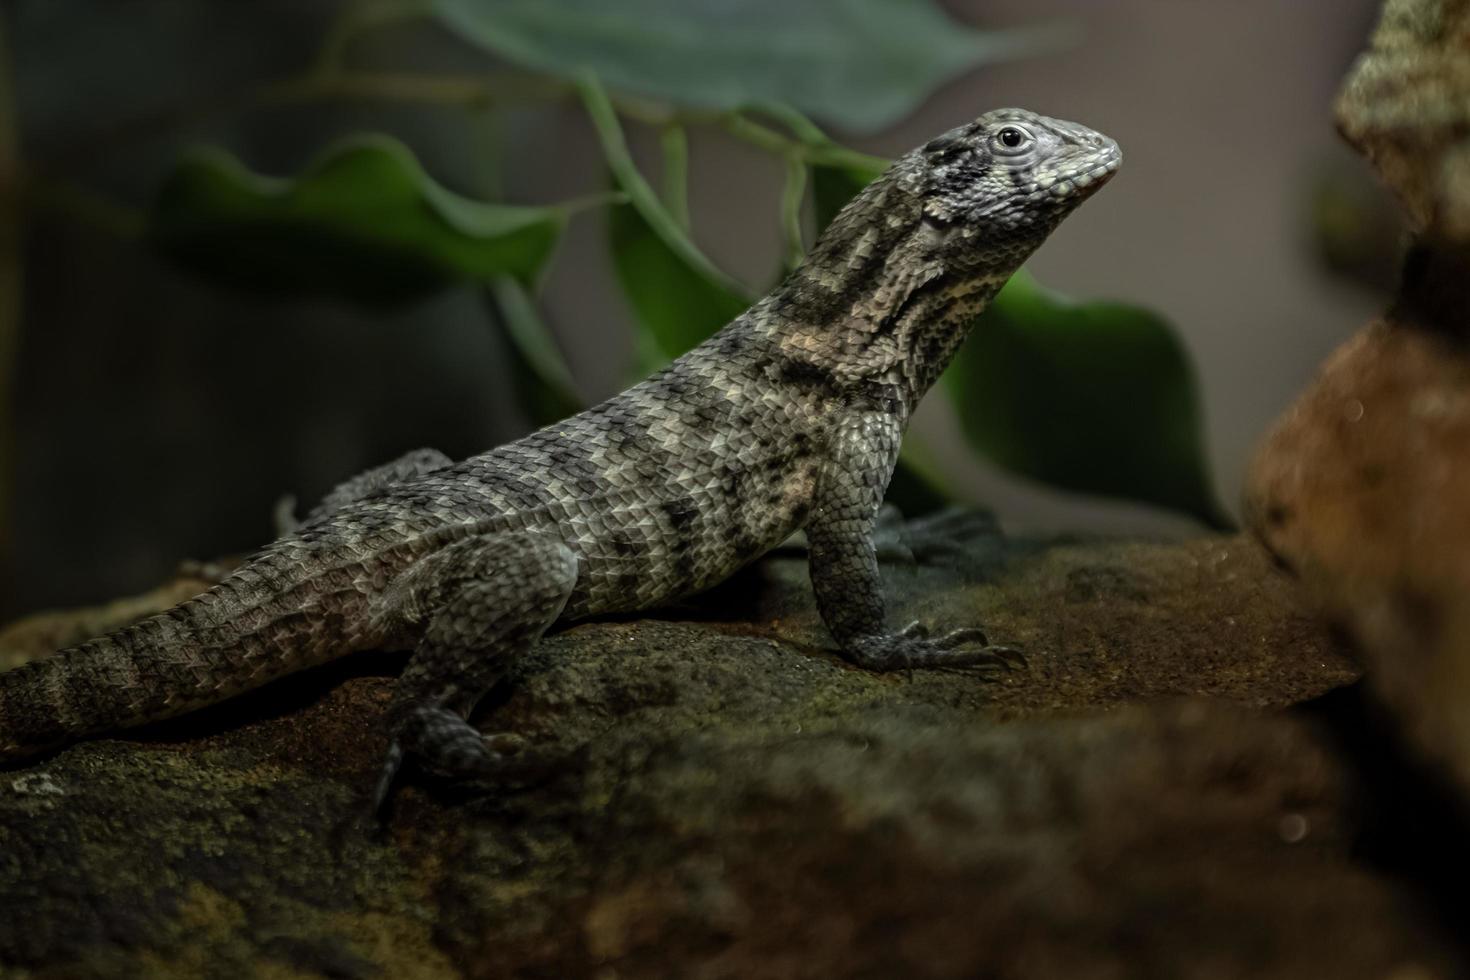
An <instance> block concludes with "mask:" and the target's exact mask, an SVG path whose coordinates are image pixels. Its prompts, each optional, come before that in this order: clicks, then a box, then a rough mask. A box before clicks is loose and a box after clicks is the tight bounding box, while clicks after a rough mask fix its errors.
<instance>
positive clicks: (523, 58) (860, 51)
mask: <svg viewBox="0 0 1470 980" xmlns="http://www.w3.org/2000/svg"><path fill="white" fill-rule="evenodd" d="M431 9H432V10H433V11H434V13H435V14H436V15H437V17H438V18H439V20H440V22H441V23H443V24H444V25H446V26H447V27H448V28H449V29H450V30H452V31H454V32H456V33H457V34H459V35H460V36H461V37H463V38H465V39H466V40H468V41H470V42H471V43H473V44H476V45H479V46H481V47H483V48H485V49H487V50H489V51H491V52H493V53H495V54H497V55H499V56H501V57H502V58H505V59H506V60H507V61H510V62H512V63H514V64H517V65H519V66H521V67H523V68H528V69H531V70H534V71H540V72H547V73H549V74H553V75H560V76H563V77H567V78H575V77H578V76H579V75H580V74H581V73H582V72H584V71H589V70H590V71H592V72H593V73H595V74H596V75H597V76H598V77H599V78H601V79H602V80H603V82H605V83H606V84H607V85H608V86H609V87H610V88H613V89H616V90H618V91H622V92H627V93H631V94H636V95H641V96H647V97H652V98H656V99H663V100H666V101H669V102H673V103H676V104H681V105H688V106H695V107H700V108H706V109H722V110H734V109H740V108H743V107H746V106H749V105H753V104H761V103H772V102H775V103H787V104H790V105H793V106H796V107H798V108H800V109H802V110H805V111H806V112H809V113H811V114H813V115H815V116H818V117H820V118H823V119H826V120H828V121H830V122H832V123H834V124H836V125H839V126H842V127H844V128H847V129H851V130H857V131H873V130H877V129H881V128H883V127H884V126H887V125H890V124H892V123H894V122H897V121H898V120H899V119H901V118H903V117H904V116H906V115H908V114H909V113H910V112H912V111H913V110H914V109H915V108H917V107H918V105H919V104H920V103H921V102H923V101H924V99H925V98H926V97H927V96H928V95H929V93H931V92H933V91H934V90H935V89H936V88H938V87H939V86H940V85H942V84H944V83H945V82H947V81H949V80H950V79H952V78H954V77H955V76H957V75H959V74H961V73H962V72H965V71H968V70H970V69H972V68H975V67H978V66H980V65H983V64H987V63H990V62H995V61H999V60H1003V59H1007V58H1013V57H1018V56H1021V55H1024V54H1028V53H1031V52H1033V51H1036V50H1039V49H1041V48H1042V47H1044V46H1050V45H1052V44H1054V43H1055V41H1056V38H1057V36H1058V35H1057V32H1055V31H1053V30H1045V31H1037V30H1034V29H1033V30H1016V31H979V30H976V29H974V28H971V27H967V26H965V25H962V24H959V23H956V22H955V21H953V20H951V19H950V18H949V17H948V16H946V15H945V14H944V13H943V12H942V11H941V9H940V8H939V6H938V5H937V4H935V3H934V2H933V0H805V2H796V3H793V2H791V0H742V2H740V3H731V2H729V0H617V2H611V3H610V2H608V0H431Z"/></svg>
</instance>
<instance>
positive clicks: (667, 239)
mask: <svg viewBox="0 0 1470 980" xmlns="http://www.w3.org/2000/svg"><path fill="white" fill-rule="evenodd" d="M577 89H578V92H579V93H580V94H581V96H582V104H583V106H585V107H586V109H587V115H588V116H589V117H590V118H591V120H592V126H593V128H594V129H595V130H597V138H598V139H599V140H600V141H601V143H602V155H603V157H604V159H606V160H607V165H608V168H609V169H610V170H612V172H613V177H614V178H616V179H617V182H618V186H619V187H621V188H622V189H623V191H624V192H625V193H626V194H627V195H628V203H629V204H631V205H632V206H633V207H635V208H637V209H638V213H639V214H640V215H642V217H643V220H644V221H647V222H648V225H649V227H650V228H652V229H653V232H654V234H656V235H658V237H659V238H661V239H662V240H663V243H664V244H665V245H667V246H668V247H669V248H671V249H673V251H674V253H675V254H676V255H678V256H679V257H680V258H681V259H683V260H684V262H685V263H686V264H687V265H688V266H689V267H690V268H691V269H694V270H695V271H696V272H698V273H699V274H700V275H702V276H704V277H705V278H706V279H708V280H709V281H710V282H712V283H715V284H716V285H718V286H719V287H720V288H722V289H724V290H726V291H728V292H729V293H731V294H732V295H735V296H745V295H747V293H746V289H745V287H744V286H742V285H741V284H740V283H738V282H736V281H735V280H734V279H732V278H730V277H729V276H728V275H726V274H725V273H724V272H723V271H722V270H721V269H720V268H719V267H718V266H716V265H715V264H714V263H713V262H711V261H710V260H709V257H708V256H706V255H705V254H704V253H703V252H701V251H700V250H699V247H698V246H696V245H695V244H694V242H693V241H691V240H690V238H689V236H688V235H686V234H685V233H684V229H682V228H681V227H679V223H678V222H677V221H675V220H674V218H673V216H672V215H670V214H669V212H668V211H667V210H666V209H665V208H664V206H663V205H662V204H661V203H659V199H658V195H657V194H655V193H654V192H653V188H652V187H650V186H648V181H647V180H645V179H644V177H643V174H642V173H640V172H639V171H638V165H637V164H635V163H634V162H633V156H632V154H631V153H629V152H628V144H627V141H626V140H625V139H624V138H623V127H622V126H621V125H620V124H619V123H618V115H617V111H616V110H615V109H614V108H613V103H612V101H611V100H610V99H609V98H608V97H607V93H606V92H605V91H604V90H603V88H602V84H601V83H600V82H598V81H597V79H596V78H595V77H594V76H593V75H591V74H590V73H589V74H587V75H585V76H583V78H582V80H581V81H579V82H578V84H577Z"/></svg>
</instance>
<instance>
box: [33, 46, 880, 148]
mask: <svg viewBox="0 0 1470 980" xmlns="http://www.w3.org/2000/svg"><path fill="white" fill-rule="evenodd" d="M578 94H579V85H577V84H574V83H571V82H565V81H562V80H559V79H555V78H549V77H545V76H539V75H526V74H522V73H518V72H506V73H502V74H497V75H484V74H474V75H430V74H423V73H418V72H378V71H371V72H369V71H355V70H342V71H337V70H332V71H319V70H316V71H311V72H307V73H306V74H302V75H297V76H295V77H292V78H284V79H280V80H278V81H274V82H268V83H266V84H264V85H257V86H254V87H252V88H249V89H246V90H244V91H240V92H235V93H231V94H227V95H223V96H212V97H209V98H206V99H202V100H200V101H197V102H194V103H190V104H187V105H183V106H178V107H175V108H173V109H170V110H169V111H167V112H164V113H161V114H159V115H156V116H149V117H145V118H141V119H133V120H127V121H124V122H122V123H120V124H118V125H115V126H112V127H109V128H107V129H104V130H101V131H98V132H95V133H93V134H91V135H90V136H88V137H85V138H84V139H82V140H79V141H78V142H76V143H74V144H73V145H72V146H71V147H69V148H67V149H65V150H63V151H61V152H59V153H57V154H55V155H53V156H51V157H50V158H48V159H47V160H45V161H43V162H42V164H41V167H40V169H41V170H43V171H45V172H52V171H55V170H63V169H66V168H68V167H70V166H73V165H81V164H85V163H87V162H89V161H93V160H101V159H107V158H109V157H110V156H111V155H113V153H114V152H115V151H116V150H117V149H118V148H120V147H124V146H127V145H130V144H132V143H136V142H139V141H142V140H147V139H152V138H156V137H159V136H163V135H167V134H169V133H174V132H177V131H178V130H180V129H188V128H190V127H192V126H196V125H199V124H200V123H203V122H207V121H209V120H211V119H215V118H218V117H220V116H223V115H229V114H231V113H235V112H242V111H249V110H254V109H270V108H281V107H287V106H299V105H312V104H316V103H321V102H382V103H405V104H416V105H434V106H446V107H453V108H465V109H485V108H489V107H492V106H500V105H542V104H548V103H554V102H560V101H563V100H565V99H567V98H571V97H574V96H577V95H578ZM606 97H607V99H608V101H609V103H610V104H611V105H612V106H613V107H614V108H615V110H616V112H617V113H618V114H619V115H621V116H623V117H625V118H628V119H632V120H635V121H637V122H643V123H648V124H649V125H653V126H660V127H669V126H680V127H684V126H690V125H714V126H718V127H720V128H722V129H724V130H725V131H726V132H727V133H729V134H730V135H732V136H734V137H735V138H736V139H739V140H742V141H744V142H747V143H750V144H752V145H754V146H757V147H760V148H761V149H763V150H766V151H767V152H770V153H774V154H777V155H783V156H784V155H788V154H793V153H794V154H797V155H799V156H800V157H801V159H802V160H804V161H805V162H806V163H808V164H814V165H817V166H832V167H851V168H856V169H863V170H870V171H877V170H882V169H883V168H884V167H886V166H887V165H888V163H889V161H888V160H886V159H884V158H882V157H875V156H871V155H869V154H867V153H859V152H858V151H856V150H850V149H848V148H847V147H845V146H842V145H840V144H838V143H834V142H832V141H831V140H829V139H827V138H826V137H825V136H823V135H822V134H821V132H820V130H817V129H816V127H815V126H812V125H811V124H810V123H809V122H808V123H806V126H805V127H803V126H801V125H799V124H797V123H795V122H794V120H796V119H801V118H804V117H801V116H800V114H799V113H796V112H795V110H784V113H785V114H784V115H783V116H782V117H781V118H782V119H783V121H787V122H788V125H791V126H792V128H793V130H794V131H796V132H797V133H798V136H797V137H795V138H793V137H791V136H788V135H786V134H784V133H782V132H780V131H778V130H776V129H772V128H771V127H769V126H766V125H764V124H762V123H759V122H756V121H755V120H753V119H751V118H749V116H747V115H745V114H744V113H741V112H725V111H709V110H697V109H676V108H674V107H672V106H668V105H665V104H662V103H658V102H652V101H649V100H647V99H639V98H636V97H632V96H610V95H609V96H606Z"/></svg>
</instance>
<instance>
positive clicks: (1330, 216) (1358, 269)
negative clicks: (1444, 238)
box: [1308, 160, 1409, 297]
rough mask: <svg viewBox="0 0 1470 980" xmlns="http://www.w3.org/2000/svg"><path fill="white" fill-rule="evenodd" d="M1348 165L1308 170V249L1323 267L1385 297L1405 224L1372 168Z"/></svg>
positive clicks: (1399, 261) (1402, 247)
mask: <svg viewBox="0 0 1470 980" xmlns="http://www.w3.org/2000/svg"><path fill="white" fill-rule="evenodd" d="M1352 164H1353V165H1352V166H1348V165H1346V164H1337V163H1335V162H1334V163H1330V164H1329V163H1325V162H1324V163H1323V164H1322V165H1320V166H1319V167H1318V168H1317V170H1316V171H1315V172H1314V173H1312V174H1311V175H1310V178H1309V179H1310V192H1309V194H1308V202H1309V207H1310V213H1309V215H1308V232H1309V234H1310V235H1311V238H1312V245H1313V248H1312V251H1313V252H1314V253H1315V254H1316V255H1317V257H1318V260H1319V261H1320V262H1321V263H1322V267H1323V268H1324V269H1325V270H1326V271H1328V272H1330V273H1332V274H1333V275H1335V276H1337V277H1338V278H1340V279H1342V280H1344V281H1346V282H1350V283H1353V284H1355V285H1357V286H1360V287H1362V288H1365V289H1368V290H1371V291H1373V292H1374V293H1377V294H1379V295H1382V296H1384V297H1388V296H1391V295H1393V292H1394V290H1395V289H1396V288H1397V286H1398V284H1399V270H1400V269H1402V268H1403V263H1404V252H1405V251H1406V249H1407V245H1408V240H1409V229H1408V225H1407V224H1406V223H1405V221H1404V214H1403V210H1402V209H1401V208H1400V207H1399V206H1398V205H1397V203H1396V202H1395V201H1394V200H1393V197H1392V195H1390V194H1389V193H1388V192H1387V191H1386V190H1385V189H1384V188H1383V186H1382V185H1381V184H1380V183H1379V182H1378V181H1377V180H1376V179H1375V178H1374V176H1373V174H1372V172H1371V171H1370V170H1369V169H1368V168H1367V167H1365V166H1363V165H1361V163H1360V162H1359V161H1356V160H1355V161H1352Z"/></svg>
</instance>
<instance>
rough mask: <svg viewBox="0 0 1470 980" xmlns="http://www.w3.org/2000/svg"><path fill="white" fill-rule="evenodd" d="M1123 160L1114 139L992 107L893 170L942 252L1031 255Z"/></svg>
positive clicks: (1104, 181) (1024, 113)
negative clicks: (918, 203) (900, 176)
mask: <svg viewBox="0 0 1470 980" xmlns="http://www.w3.org/2000/svg"><path fill="white" fill-rule="evenodd" d="M1122 159H1123V157H1122V154H1121V153H1120V152H1119V151H1118V144H1117V143H1114V142H1113V141H1112V140H1110V139H1109V138H1108V137H1106V136H1104V135H1102V134H1101V133H1096V132H1093V131H1092V130H1090V129H1087V128H1086V127H1084V126H1079V125H1077V124H1076V123H1071V122H1064V121H1063V120H1060V119H1051V118H1048V117H1046V116H1040V115H1037V114H1036V113H1034V112H1028V111H1026V110H1025V109H997V110H995V111H993V112H987V113H986V114H985V115H983V116H981V117H980V118H978V119H976V120H975V121H974V122H972V123H970V124H968V125H966V126H961V127H959V128H958V129H953V130H950V131H949V132H947V133H945V134H944V135H942V136H939V137H936V138H935V139H932V140H930V141H929V142H928V143H925V144H924V145H923V146H921V147H919V148H918V149H916V150H913V151H912V152H911V153H909V154H908V155H907V156H905V157H904V158H902V159H901V160H900V161H899V162H898V164H897V165H896V166H895V167H894V170H895V172H897V173H902V174H904V175H905V178H906V179H904V181H903V182H904V183H905V184H908V185H909V189H910V190H911V191H912V192H914V193H916V194H917V196H918V197H919V198H920V200H921V201H922V220H923V222H924V224H926V225H929V226H931V227H932V228H933V229H934V230H936V231H938V232H939V233H938V234H937V235H932V236H931V238H932V240H933V241H934V242H935V243H936V244H937V245H939V246H940V251H950V250H963V249H967V248H968V249H974V248H975V247H976V246H979V247H980V248H981V249H984V250H987V251H995V250H1000V251H1006V250H1008V249H1007V248H1006V247H1007V246H1011V247H1015V248H1017V249H1024V252H1025V253H1029V252H1030V251H1031V249H1033V248H1035V247H1036V246H1037V245H1039V244H1041V242H1042V241H1043V240H1044V239H1045V238H1046V236H1047V235H1049V234H1050V233H1051V231H1052V229H1054V228H1055V227H1056V226H1057V225H1058V224H1059V223H1060V222H1061V220H1062V219H1063V218H1065V217H1066V216H1067V215H1068V214H1070V213H1071V212H1072V210H1073V209H1074V208H1076V207H1077V205H1079V204H1081V203H1082V202H1083V201H1085V200H1087V198H1089V197H1091V196H1092V195H1093V194H1094V193H1095V192H1096V191H1097V189H1098V188H1099V187H1101V186H1102V185H1103V184H1105V183H1107V182H1108V180H1109V179H1110V178H1111V177H1112V176H1113V174H1114V173H1116V172H1117V170H1118V166H1119V164H1120V163H1121V162H1122ZM956 233H958V234H956ZM945 246H948V248H946V247H945ZM956 257H959V256H956ZM1020 257H1024V254H1023V255H1022V256H1020Z"/></svg>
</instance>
